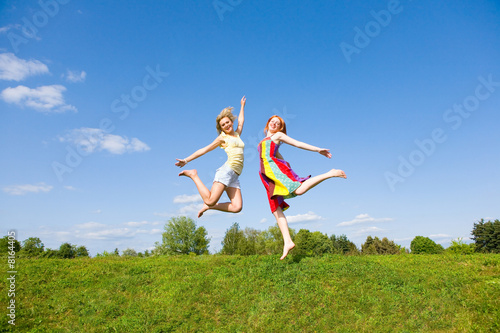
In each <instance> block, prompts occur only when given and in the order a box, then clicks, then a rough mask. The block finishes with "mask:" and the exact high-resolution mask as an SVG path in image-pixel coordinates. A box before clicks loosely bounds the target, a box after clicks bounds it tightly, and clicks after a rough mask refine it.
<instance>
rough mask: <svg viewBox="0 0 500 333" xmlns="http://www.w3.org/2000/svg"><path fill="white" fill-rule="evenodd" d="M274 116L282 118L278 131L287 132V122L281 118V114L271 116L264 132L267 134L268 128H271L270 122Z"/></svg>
mask: <svg viewBox="0 0 500 333" xmlns="http://www.w3.org/2000/svg"><path fill="white" fill-rule="evenodd" d="M273 118H278V119H279V120H280V123H281V126H280V129H279V130H278V132H283V133H285V134H286V124H285V121H284V120H283V118H281V117H280V116H277V115H274V116H272V117H271V118H269V120H268V121H267V123H266V127H265V128H264V134H267V130H268V128H269V122H270V121H271V119H273Z"/></svg>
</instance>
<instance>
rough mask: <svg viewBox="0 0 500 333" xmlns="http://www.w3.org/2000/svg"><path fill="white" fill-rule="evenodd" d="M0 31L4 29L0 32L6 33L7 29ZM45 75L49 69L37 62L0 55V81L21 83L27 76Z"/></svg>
mask: <svg viewBox="0 0 500 333" xmlns="http://www.w3.org/2000/svg"><path fill="white" fill-rule="evenodd" d="M0 29H4V30H2V31H7V30H8V29H9V28H8V27H4V28H0ZM5 29H7V30H5ZM0 32H1V31H0ZM46 73H49V68H48V67H47V65H45V64H44V63H42V62H40V61H38V60H29V61H26V60H24V59H19V58H18V57H16V56H15V55H14V54H13V53H2V54H0V79H1V80H8V81H21V80H24V79H25V78H27V77H29V76H33V75H38V74H46Z"/></svg>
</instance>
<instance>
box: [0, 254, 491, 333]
mask: <svg viewBox="0 0 500 333" xmlns="http://www.w3.org/2000/svg"><path fill="white" fill-rule="evenodd" d="M16 264H17V272H18V273H17V280H16V304H17V308H16V327H15V330H14V329H13V327H12V326H11V325H9V324H8V323H7V320H8V319H9V318H8V317H7V316H6V315H5V314H6V313H7V310H6V306H4V305H6V304H7V302H8V301H9V298H8V297H7V294H8V290H7V284H6V283H5V282H4V283H2V285H1V286H0V293H1V295H0V301H1V303H0V304H1V307H2V309H4V312H5V314H4V315H3V316H2V317H3V318H2V320H1V323H0V331H2V332H9V331H11V330H12V331H18V332H20V331H22V332H496V331H499V330H500V255H498V254H497V255H495V254H487V255H486V254H475V255H470V256H464V255H457V256H450V255H392V256H324V257H314V258H308V257H305V258H304V257H298V256H293V255H292V256H290V258H287V260H285V261H284V262H281V261H279V260H278V257H277V256H250V257H240V256H218V255H212V256H198V257H196V256H182V257H150V258H133V257H104V258H85V259H72V260H63V259H18V260H17V263H16ZM4 281H6V280H5V279H4Z"/></svg>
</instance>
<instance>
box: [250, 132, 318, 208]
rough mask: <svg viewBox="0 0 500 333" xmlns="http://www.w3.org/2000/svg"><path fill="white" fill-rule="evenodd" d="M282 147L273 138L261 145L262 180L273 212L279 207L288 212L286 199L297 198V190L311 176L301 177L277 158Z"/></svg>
mask: <svg viewBox="0 0 500 333" xmlns="http://www.w3.org/2000/svg"><path fill="white" fill-rule="evenodd" d="M279 146H280V145H277V144H276V143H275V142H274V141H273V140H271V138H269V137H267V138H264V140H262V141H261V142H260V143H259V146H258V151H259V157H260V179H261V180H262V184H264V187H265V188H266V191H267V197H268V199H269V205H270V206H271V212H274V211H275V210H276V209H278V207H281V209H282V210H286V209H287V208H288V207H289V205H288V204H287V203H286V202H285V201H284V199H289V198H293V197H295V196H296V194H295V193H294V192H295V190H296V189H297V188H298V187H299V186H300V185H301V184H302V182H303V181H305V180H307V179H309V178H310V177H311V176H307V177H299V176H297V174H296V173H295V172H293V170H292V169H291V168H290V164H289V163H288V162H286V161H284V160H282V159H279V158H277V157H276V155H277V153H278V149H279Z"/></svg>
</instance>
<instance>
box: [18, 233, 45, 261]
mask: <svg viewBox="0 0 500 333" xmlns="http://www.w3.org/2000/svg"><path fill="white" fill-rule="evenodd" d="M43 251H44V245H43V243H42V241H41V240H40V238H38V237H30V238H28V239H26V240H24V241H23V246H22V251H21V252H22V253H23V254H25V255H27V256H29V257H35V256H39V255H41V254H42V253H43Z"/></svg>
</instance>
